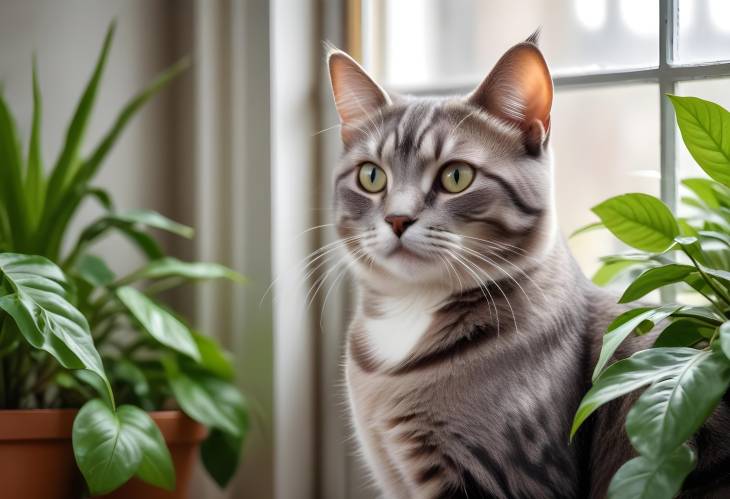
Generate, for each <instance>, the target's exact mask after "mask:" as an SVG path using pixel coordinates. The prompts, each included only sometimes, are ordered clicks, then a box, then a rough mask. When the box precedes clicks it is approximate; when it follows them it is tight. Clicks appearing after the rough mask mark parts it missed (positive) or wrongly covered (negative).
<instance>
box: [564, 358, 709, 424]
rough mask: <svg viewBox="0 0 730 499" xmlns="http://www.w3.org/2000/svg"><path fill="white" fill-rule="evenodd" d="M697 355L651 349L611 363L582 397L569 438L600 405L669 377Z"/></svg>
mask: <svg viewBox="0 0 730 499" xmlns="http://www.w3.org/2000/svg"><path fill="white" fill-rule="evenodd" d="M696 354H697V350H695V349H693V348H650V349H648V350H642V351H640V352H637V353H635V354H634V355H632V356H631V357H629V358H628V359H623V360H620V361H618V362H616V363H615V364H612V365H611V366H610V367H609V368H608V369H606V370H605V371H604V372H603V373H602V374H601V375H600V376H599V377H598V379H597V380H595V382H594V384H593V387H592V388H591V389H590V390H589V391H588V393H586V395H585V396H584V397H583V400H582V401H581V403H580V406H579V407H578V410H577V411H576V413H575V418H574V419H573V427H572V429H571V436H572V435H574V434H575V432H576V431H577V430H578V428H579V427H580V425H581V424H583V421H585V420H586V418H588V416H590V415H591V414H593V412H594V411H595V410H596V409H598V408H599V407H600V406H602V405H603V404H605V403H607V402H610V401H611V400H614V399H616V398H618V397H621V396H623V395H626V394H627V393H630V392H632V391H634V390H636V389H638V388H641V387H643V386H646V385H648V384H651V383H653V382H654V381H656V380H658V379H663V378H666V377H667V376H670V375H671V374H672V373H673V372H676V371H677V370H679V369H680V368H681V367H682V366H683V365H684V362H686V361H688V360H690V359H692V358H694V356H695V355H696Z"/></svg>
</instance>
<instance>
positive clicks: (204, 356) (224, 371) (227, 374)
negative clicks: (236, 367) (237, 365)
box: [192, 331, 234, 381]
mask: <svg viewBox="0 0 730 499" xmlns="http://www.w3.org/2000/svg"><path fill="white" fill-rule="evenodd" d="M192 333H193V339H194V340H195V344H196V345H197V346H198V351H199V352H200V367H202V368H203V369H205V370H206V371H210V372H211V373H213V374H215V375H216V376H218V377H219V378H223V379H226V380H229V381H231V380H233V375H234V372H233V363H232V361H231V356H230V354H229V353H228V352H226V351H224V350H223V349H222V348H221V347H220V346H219V345H218V343H217V342H216V341H215V340H214V339H213V338H209V337H208V336H205V335H204V334H200V333H196V332H195V331H193V332H192Z"/></svg>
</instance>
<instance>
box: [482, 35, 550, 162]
mask: <svg viewBox="0 0 730 499" xmlns="http://www.w3.org/2000/svg"><path fill="white" fill-rule="evenodd" d="M468 101H469V102H470V103H471V104H474V105H477V106H479V107H481V108H483V109H485V110H486V111H487V112H488V113H490V114H493V115H495V116H497V117H499V118H502V119H503V120H505V121H508V122H510V123H512V124H514V125H517V126H518V127H519V128H521V129H522V130H523V132H524V134H525V145H526V147H527V150H528V151H529V152H531V153H535V152H537V151H539V150H540V148H541V147H542V144H543V143H544V141H545V139H546V137H547V135H548V132H549V131H550V108H551V107H552V103H553V81H552V78H551V76H550V70H549V69H548V66H547V63H546V62H545V58H544V57H543V56H542V53H541V52H540V49H538V48H537V34H533V35H532V36H531V37H530V38H528V39H527V40H526V41H524V42H522V43H518V44H517V45H515V46H514V47H512V48H511V49H509V50H508V51H507V52H506V53H505V54H504V55H503V56H502V58H501V59H500V60H499V61H498V62H497V64H496V65H495V66H494V69H492V72H491V73H489V75H488V76H487V77H486V78H485V79H484V81H482V83H481V84H480V85H479V86H478V87H477V89H476V90H474V91H473V92H472V93H471V94H470V95H469V96H468Z"/></svg>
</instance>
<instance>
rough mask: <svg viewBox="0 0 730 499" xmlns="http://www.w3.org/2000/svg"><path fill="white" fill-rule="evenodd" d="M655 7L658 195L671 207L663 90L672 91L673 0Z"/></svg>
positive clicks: (669, 118)
mask: <svg viewBox="0 0 730 499" xmlns="http://www.w3.org/2000/svg"><path fill="white" fill-rule="evenodd" d="M659 5H660V7H659V99H660V116H659V120H660V126H661V130H660V135H659V136H660V142H661V153H660V161H661V163H660V168H661V196H662V199H663V200H664V202H665V203H667V205H669V207H670V208H672V209H673V210H674V209H676V207H677V166H676V158H675V156H676V154H675V145H676V144H675V137H676V136H675V131H674V110H673V109H672V105H671V103H670V102H669V99H667V98H666V94H673V93H674V92H675V86H676V83H675V81H674V78H673V77H672V75H671V71H670V65H671V63H672V60H673V59H674V47H675V43H674V36H675V35H674V32H675V29H674V28H675V26H676V18H675V16H676V12H677V10H676V0H660V4H659Z"/></svg>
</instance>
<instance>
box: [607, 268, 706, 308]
mask: <svg viewBox="0 0 730 499" xmlns="http://www.w3.org/2000/svg"><path fill="white" fill-rule="evenodd" d="M693 272H697V269H696V268H695V267H693V266H692V265H682V264H679V263H672V264H669V265H664V266H662V267H654V268H651V269H648V270H646V271H645V272H644V273H642V274H641V275H640V276H639V277H637V278H636V279H634V282H632V283H631V284H630V285H629V287H628V288H626V291H624V294H623V295H622V296H621V298H620V299H619V303H627V302H631V301H634V300H638V299H639V298H641V297H643V296H646V295H647V294H649V293H651V292H652V291H654V290H655V289H658V288H661V287H663V286H667V285H669V284H676V283H678V282H682V281H683V280H684V279H686V278H687V276H689V275H690V274H692V273H693Z"/></svg>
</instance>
